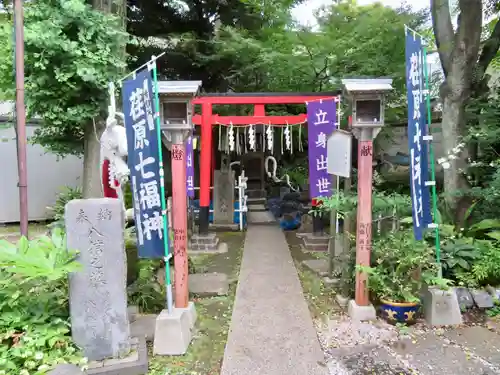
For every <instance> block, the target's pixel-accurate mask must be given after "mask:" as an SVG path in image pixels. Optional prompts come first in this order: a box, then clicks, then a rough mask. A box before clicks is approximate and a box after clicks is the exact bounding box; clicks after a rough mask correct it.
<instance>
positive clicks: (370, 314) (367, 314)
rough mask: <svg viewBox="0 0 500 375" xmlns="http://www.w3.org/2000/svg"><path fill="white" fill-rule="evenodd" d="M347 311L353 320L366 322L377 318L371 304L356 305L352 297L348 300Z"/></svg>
mask: <svg viewBox="0 0 500 375" xmlns="http://www.w3.org/2000/svg"><path fill="white" fill-rule="evenodd" d="M347 311H348V313H349V316H350V317H351V319H352V320H353V321H357V322H366V321H369V320H375V319H377V312H376V311H375V307H373V305H368V306H358V305H357V304H356V301H354V300H353V299H352V300H350V301H349V305H348V306H347Z"/></svg>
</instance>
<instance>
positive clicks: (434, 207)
mask: <svg viewBox="0 0 500 375" xmlns="http://www.w3.org/2000/svg"><path fill="white" fill-rule="evenodd" d="M423 52H424V76H425V90H426V91H427V94H426V106H427V124H428V127H427V134H428V135H432V132H431V125H432V114H431V94H430V90H429V74H428V71H427V47H423ZM428 145H429V158H430V164H431V181H436V168H435V164H434V162H435V159H434V147H433V144H432V139H431V140H430V141H429V143H428ZM431 194H432V211H433V216H434V234H435V237H436V262H437V264H438V267H439V269H438V276H439V277H440V278H441V277H442V276H443V269H442V267H441V240H440V238H439V223H437V222H436V221H437V218H438V206H437V192H436V183H435V182H434V184H433V185H432V186H431Z"/></svg>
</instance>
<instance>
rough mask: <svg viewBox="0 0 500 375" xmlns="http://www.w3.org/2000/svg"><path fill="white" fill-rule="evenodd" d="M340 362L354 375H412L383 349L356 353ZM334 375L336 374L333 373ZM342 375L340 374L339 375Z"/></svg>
mask: <svg viewBox="0 0 500 375" xmlns="http://www.w3.org/2000/svg"><path fill="white" fill-rule="evenodd" d="M340 362H341V363H342V365H343V366H344V368H345V369H346V370H347V371H348V372H347V373H348V374H353V375H373V374H376V375H411V374H413V372H412V371H411V370H409V369H406V368H405V367H404V366H403V365H402V364H401V363H400V362H399V361H398V360H397V359H396V358H395V357H394V356H392V355H391V354H390V353H389V352H388V351H387V349H385V348H383V347H379V348H375V349H372V350H369V351H363V352H359V353H355V354H352V355H349V356H345V357H343V358H341V360H340ZM333 374H336V373H335V372H333ZM339 375H340V374H339Z"/></svg>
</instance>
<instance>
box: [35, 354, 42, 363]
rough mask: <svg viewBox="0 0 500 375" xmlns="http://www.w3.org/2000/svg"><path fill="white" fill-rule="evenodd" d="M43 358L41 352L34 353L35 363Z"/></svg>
mask: <svg viewBox="0 0 500 375" xmlns="http://www.w3.org/2000/svg"><path fill="white" fill-rule="evenodd" d="M42 358H43V353H42V352H36V353H35V359H36V360H37V361H39V360H41V359H42Z"/></svg>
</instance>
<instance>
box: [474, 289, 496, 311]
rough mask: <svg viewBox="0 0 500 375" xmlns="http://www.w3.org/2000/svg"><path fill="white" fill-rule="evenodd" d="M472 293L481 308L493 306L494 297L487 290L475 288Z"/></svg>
mask: <svg viewBox="0 0 500 375" xmlns="http://www.w3.org/2000/svg"><path fill="white" fill-rule="evenodd" d="M471 294H472V298H473V299H474V302H475V303H476V305H477V307H479V308H480V309H489V308H492V307H493V305H494V303H493V297H492V296H491V294H489V293H488V292H486V291H485V290H479V289H473V290H471Z"/></svg>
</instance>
